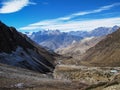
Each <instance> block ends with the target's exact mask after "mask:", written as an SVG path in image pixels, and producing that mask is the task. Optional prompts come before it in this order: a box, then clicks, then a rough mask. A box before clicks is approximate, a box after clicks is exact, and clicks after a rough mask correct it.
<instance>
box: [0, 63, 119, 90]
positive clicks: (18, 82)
mask: <svg viewBox="0 0 120 90" xmlns="http://www.w3.org/2000/svg"><path fill="white" fill-rule="evenodd" d="M119 81H120V67H114V68H113V67H85V66H75V65H58V66H56V69H55V71H54V74H53V75H52V74H48V75H45V74H40V73H36V72H33V71H30V70H25V69H21V68H16V67H11V66H8V65H3V64H0V90H120V82H119Z"/></svg>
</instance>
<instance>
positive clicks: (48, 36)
mask: <svg viewBox="0 0 120 90" xmlns="http://www.w3.org/2000/svg"><path fill="white" fill-rule="evenodd" d="M118 28H119V26H113V27H98V28H96V29H94V30H92V31H70V32H61V31H60V30H41V31H39V32H33V33H26V34H27V35H28V36H29V37H30V38H31V39H32V40H34V41H35V42H37V43H38V44H39V45H41V46H43V47H47V48H49V49H51V50H56V49H58V48H64V47H66V46H68V45H70V44H72V43H73V42H75V41H76V42H79V41H80V40H82V39H83V38H85V37H100V36H105V35H108V34H110V33H112V32H114V31H116V30H117V29H118Z"/></svg>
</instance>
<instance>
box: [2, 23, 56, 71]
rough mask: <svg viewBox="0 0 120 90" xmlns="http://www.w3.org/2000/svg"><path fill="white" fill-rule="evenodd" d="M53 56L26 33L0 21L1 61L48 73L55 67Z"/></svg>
mask: <svg viewBox="0 0 120 90" xmlns="http://www.w3.org/2000/svg"><path fill="white" fill-rule="evenodd" d="M53 56H54V54H52V53H49V52H48V51H46V50H45V49H44V48H42V47H40V46H39V45H37V44H36V43H34V42H33V41H32V40H31V39H29V38H28V37H27V36H26V35H24V34H22V33H19V32H17V30H16V29H15V28H13V27H8V26H6V25H5V24H3V23H2V22H0V63H4V64H8V65H12V66H17V67H22V68H26V69H30V70H34V71H39V72H41V73H46V72H52V71H53V69H54V65H55V64H54V61H55V59H54V57H53Z"/></svg>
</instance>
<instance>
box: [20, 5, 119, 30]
mask: <svg viewBox="0 0 120 90" xmlns="http://www.w3.org/2000/svg"><path fill="white" fill-rule="evenodd" d="M118 5H120V3H114V4H111V5H107V6H103V7H100V8H98V9H95V10H91V11H85V12H78V13H73V14H71V15H68V16H65V17H60V18H56V19H50V20H44V21H40V22H37V23H33V24H30V25H28V26H26V27H21V28H20V30H37V29H52V30H54V29H60V30H63V31H69V30H92V29H94V28H96V27H99V26H113V25H118V24H119V23H120V17H115V18H105V19H93V20H86V21H81V20H79V19H77V20H74V18H76V17H78V16H84V15H88V14H93V13H99V12H102V11H105V10H110V9H111V8H112V7H115V6H118Z"/></svg>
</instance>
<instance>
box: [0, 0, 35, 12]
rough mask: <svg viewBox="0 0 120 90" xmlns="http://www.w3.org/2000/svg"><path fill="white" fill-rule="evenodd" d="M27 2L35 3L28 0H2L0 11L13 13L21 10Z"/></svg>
mask: <svg viewBox="0 0 120 90" xmlns="http://www.w3.org/2000/svg"><path fill="white" fill-rule="evenodd" d="M29 4H33V5H35V4H36V3H34V2H30V1H29V0H7V1H4V2H2V7H1V8H0V13H13V12H17V11H19V10H21V9H22V8H23V7H25V6H28V5H29Z"/></svg>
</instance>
